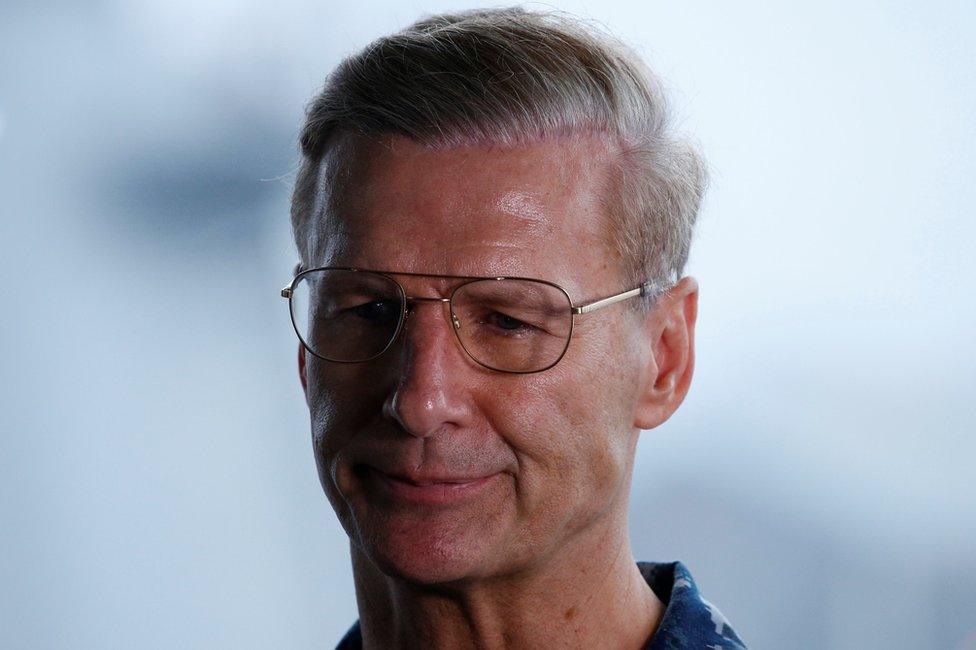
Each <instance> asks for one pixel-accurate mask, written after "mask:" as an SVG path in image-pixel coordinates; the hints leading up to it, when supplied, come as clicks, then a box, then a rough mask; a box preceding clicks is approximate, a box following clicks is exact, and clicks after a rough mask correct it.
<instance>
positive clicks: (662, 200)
mask: <svg viewBox="0 0 976 650" xmlns="http://www.w3.org/2000/svg"><path fill="white" fill-rule="evenodd" d="M339 134H354V135H357V136H365V137H383V136H390V135H399V136H405V137H407V138H410V139H411V140H413V141H415V142H417V143H420V144H422V145H424V146H427V147H430V148H433V149H439V148H454V147H464V146H477V145H492V146H501V147H517V146H519V145H520V144H526V143H530V142H533V141H540V140H545V139H550V138H558V137H565V136H573V135H575V134H579V135H594V134H596V135H603V136H605V137H606V138H607V139H608V141H609V142H610V143H611V144H612V145H613V147H614V149H612V151H615V152H616V155H615V156H613V158H614V159H615V163H614V164H613V166H612V168H611V182H610V188H609V189H608V194H609V196H607V197H606V198H605V204H606V205H607V207H608V213H609V214H610V215H611V233H610V235H611V241H610V242H609V243H610V244H611V245H612V246H614V247H615V248H616V249H617V250H619V252H620V254H621V257H622V259H623V260H624V261H625V264H626V268H625V269H623V273H624V274H625V275H627V276H629V278H630V279H632V280H634V281H636V282H643V281H647V280H650V281H655V282H660V283H668V282H673V281H675V280H677V279H678V278H680V277H681V275H682V272H683V268H684V265H685V262H686V261H687V259H688V251H689V247H690V245H691V237H692V231H693V229H694V224H695V220H696V216H697V214H698V210H699V206H700V204H701V199H702V195H703V194H704V190H705V184H706V172H705V167H704V164H703V162H702V159H701V157H700V156H699V154H698V153H697V151H696V148H695V147H694V146H693V145H692V144H691V143H689V142H688V141H687V140H685V139H684V138H682V137H681V136H680V135H679V134H677V133H676V132H675V131H674V128H673V124H672V117H671V112H670V109H669V106H668V102H667V99H666V97H665V94H664V92H663V90H662V86H661V83H660V81H659V80H658V78H657V77H656V76H655V75H654V74H653V73H652V72H651V71H650V70H649V69H648V68H647V67H646V66H645V65H644V64H643V62H642V61H641V60H640V58H639V57H638V56H637V55H636V54H635V53H634V52H633V51H632V50H630V49H629V48H627V47H626V46H624V45H623V44H622V43H620V42H619V41H617V40H616V39H614V38H613V37H611V36H610V35H608V34H607V33H605V32H604V31H603V30H601V29H599V28H596V27H594V26H592V25H590V24H588V23H584V22H582V21H580V20H578V19H576V18H573V17H571V16H568V15H566V14H564V13H561V12H536V11H527V10H524V9H521V8H507V9H485V10H475V11H469V12H462V13H456V14H444V15H437V16H432V17H429V18H425V19H422V20H419V21H417V22H415V23H414V24H412V25H410V26H409V27H407V28H406V29H404V30H402V31H400V32H398V33H395V34H393V35H390V36H386V37H383V38H380V39H379V40H377V41H375V42H373V43H371V44H370V45H369V46H367V47H366V48H365V49H363V50H362V51H361V52H359V53H357V54H354V55H352V56H350V57H348V58H346V59H345V60H344V61H342V63H340V64H339V66H338V67H337V68H336V69H335V70H334V71H333V72H332V73H331V74H330V75H329V76H328V78H327V79H326V81H325V84H324V86H323V88H322V90H321V91H320V92H319V93H318V94H317V95H316V96H315V97H314V98H313V99H312V101H311V102H310V103H309V105H308V107H307V111H306V121H305V124H304V127H303V128H302V131H301V136H300V145H301V152H302V160H301V164H300V167H299V169H298V175H297V178H296V182H295V187H294V192H293V195H292V206H291V220H292V228H293V230H294V235H295V242H296V245H297V246H298V250H299V254H300V255H301V257H302V263H303V264H304V265H306V266H307V265H308V264H309V263H310V260H309V259H308V255H309V242H308V234H309V233H308V226H309V222H310V220H311V219H313V218H319V217H321V215H322V213H323V210H326V209H327V206H323V205H320V203H322V201H320V200H318V199H317V197H318V196H320V192H319V191H318V187H317V186H318V185H319V183H320V182H322V181H320V176H321V175H322V171H323V170H322V169H320V168H321V167H322V160H323V156H324V154H325V153H326V152H327V151H328V150H329V148H330V147H333V146H334V145H335V142H336V141H337V137H336V136H337V135H339ZM324 182H329V181H328V179H326V180H325V181H324Z"/></svg>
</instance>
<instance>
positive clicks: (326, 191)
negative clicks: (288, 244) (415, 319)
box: [310, 137, 616, 282]
mask: <svg viewBox="0 0 976 650" xmlns="http://www.w3.org/2000/svg"><path fill="white" fill-rule="evenodd" d="M329 155H330V156H333V159H332V160H329V161H323V168H325V169H327V170H328V175H327V177H326V178H325V179H323V187H322V188H321V189H322V193H321V194H320V197H321V198H320V200H322V201H324V202H325V205H326V206H327V209H325V210H322V211H320V212H319V214H320V215H322V216H321V217H319V219H318V222H317V223H313V224H311V228H310V237H311V238H312V241H311V242H310V244H311V246H310V249H311V257H312V259H311V260H310V261H311V262H312V263H313V264H316V265H325V264H335V265H340V264H348V265H350V266H363V267H366V268H380V269H386V270H394V271H405V272H418V273H443V274H454V275H496V274H508V275H516V274H517V275H527V276H531V277H539V278H543V279H550V280H553V281H557V282H559V281H564V282H565V281H571V280H574V279H575V276H579V275H581V274H582V273H585V272H589V273H592V272H595V271H597V270H598V269H599V267H601V266H609V265H612V264H615V263H616V260H615V259H613V257H614V251H612V250H611V246H610V245H609V244H610V240H611V237H610V232H609V223H610V221H609V219H608V214H607V212H608V210H607V196H608V195H607V188H608V173H609V169H610V165H609V164H608V162H609V156H610V151H609V147H608V145H607V143H606V142H605V141H604V139H603V138H598V137H586V138H582V137H576V138H568V137H567V138H563V139H560V140H554V141H544V142H536V143H531V144H528V145H525V146H520V147H517V148H499V147H490V146H472V147H463V148H453V149H431V148H427V147H424V146H422V145H420V144H417V143H415V142H413V141H411V140H408V139H405V138H399V137H396V138H388V139H385V140H383V141H367V140H364V139H361V138H349V139H347V141H346V142H344V143H342V144H341V145H340V146H339V147H337V148H336V149H335V150H334V151H333V152H331V153H330V154H329ZM581 272H582V273H581ZM567 275H569V276H570V277H568V278H567V277H566V276H567Z"/></svg>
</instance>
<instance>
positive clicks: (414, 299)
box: [404, 295, 461, 330]
mask: <svg viewBox="0 0 976 650" xmlns="http://www.w3.org/2000/svg"><path fill="white" fill-rule="evenodd" d="M404 298H405V299H406V303H407V313H406V316H407V318H409V317H410V312H411V309H412V306H413V305H414V304H415V303H419V302H432V303H440V305H441V306H442V307H443V306H445V304H449V303H450V302H451V299H450V298H442V297H438V296H409V295H404ZM450 322H451V325H452V326H453V327H454V329H455V330H458V329H460V327H461V323H460V321H458V319H457V316H455V315H454V313H453V312H451V313H450Z"/></svg>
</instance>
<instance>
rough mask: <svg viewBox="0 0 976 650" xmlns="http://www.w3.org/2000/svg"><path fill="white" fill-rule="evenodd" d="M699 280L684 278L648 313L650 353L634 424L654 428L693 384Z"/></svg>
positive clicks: (673, 410)
mask: <svg viewBox="0 0 976 650" xmlns="http://www.w3.org/2000/svg"><path fill="white" fill-rule="evenodd" d="M697 316H698V283H697V282H696V281H695V279H694V278H690V277H686V278H683V279H682V280H681V281H680V282H678V284H676V285H675V286H674V287H672V288H671V289H669V290H668V291H666V292H665V293H663V294H661V296H660V297H659V298H658V300H657V304H655V306H654V308H653V311H652V312H651V314H649V315H648V317H647V324H646V330H645V331H646V332H647V336H648V337H649V338H650V354H649V355H648V359H647V362H646V364H645V366H644V372H643V374H642V379H641V390H640V394H639V395H638V401H637V409H636V412H635V415H634V426H635V427H637V428H640V429H653V428H654V427H656V426H658V425H660V424H661V423H663V422H664V421H665V420H667V419H668V418H669V417H671V414H672V413H674V412H675V411H676V410H677V409H678V406H680V405H681V402H682V401H684V399H685V395H687V394H688V388H689V387H690V386H691V376H692V374H693V372H694V368H695V319H696V318H697Z"/></svg>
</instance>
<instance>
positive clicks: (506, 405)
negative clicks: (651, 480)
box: [483, 363, 634, 538]
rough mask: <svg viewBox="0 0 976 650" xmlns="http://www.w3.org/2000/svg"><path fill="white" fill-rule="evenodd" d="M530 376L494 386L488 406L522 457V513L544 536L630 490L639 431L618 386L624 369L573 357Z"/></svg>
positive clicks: (585, 519)
mask: <svg viewBox="0 0 976 650" xmlns="http://www.w3.org/2000/svg"><path fill="white" fill-rule="evenodd" d="M598 368H606V366H605V365H604V364H602V363H601V364H599V365H598ZM550 373H551V374H550ZM601 374H602V376H600V375H601ZM528 379H529V376H524V377H523V378H522V379H521V382H522V383H521V384H518V385H513V386H511V387H509V389H508V390H496V391H494V392H493V393H492V398H491V399H492V400H493V401H492V403H491V404H490V405H485V407H484V408H483V410H484V412H486V413H494V414H495V417H494V420H493V422H492V426H493V428H494V430H495V431H497V432H499V434H500V435H502V436H503V437H504V438H505V439H506V442H507V443H508V444H509V446H510V447H511V448H512V449H513V450H514V452H515V455H516V456H517V458H518V462H519V474H518V479H517V496H518V507H519V512H520V516H521V517H522V518H523V521H525V522H527V525H528V526H529V527H532V528H536V529H537V533H538V537H540V538H544V537H546V536H547V535H549V533H548V532H547V531H551V530H552V529H553V528H558V527H563V526H568V527H575V526H577V525H585V524H586V523H588V522H591V521H592V520H593V519H594V518H595V517H597V516H599V514H601V513H603V512H605V511H606V510H607V509H608V508H609V507H612V505H613V504H614V503H615V502H616V501H617V500H618V499H619V498H620V497H621V496H622V493H623V492H625V488H626V484H627V481H626V479H627V472H628V471H629V468H630V465H631V456H632V453H633V447H632V445H633V440H632V439H633V437H634V435H633V433H632V432H631V431H630V430H629V429H628V428H627V427H626V426H625V423H626V418H625V417H624V411H625V406H626V396H625V395H623V394H621V393H620V391H619V390H618V389H617V388H613V387H615V386H617V380H618V379H619V377H614V378H613V381H611V377H608V376H606V374H605V373H592V374H590V373H588V372H583V371H582V370H581V368H580V366H578V365H575V364H570V363H567V364H566V365H565V367H563V366H562V364H560V366H557V367H556V368H553V369H552V370H550V371H548V372H547V373H542V374H540V375H537V376H535V377H532V378H531V382H529V381H527V380H528Z"/></svg>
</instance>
